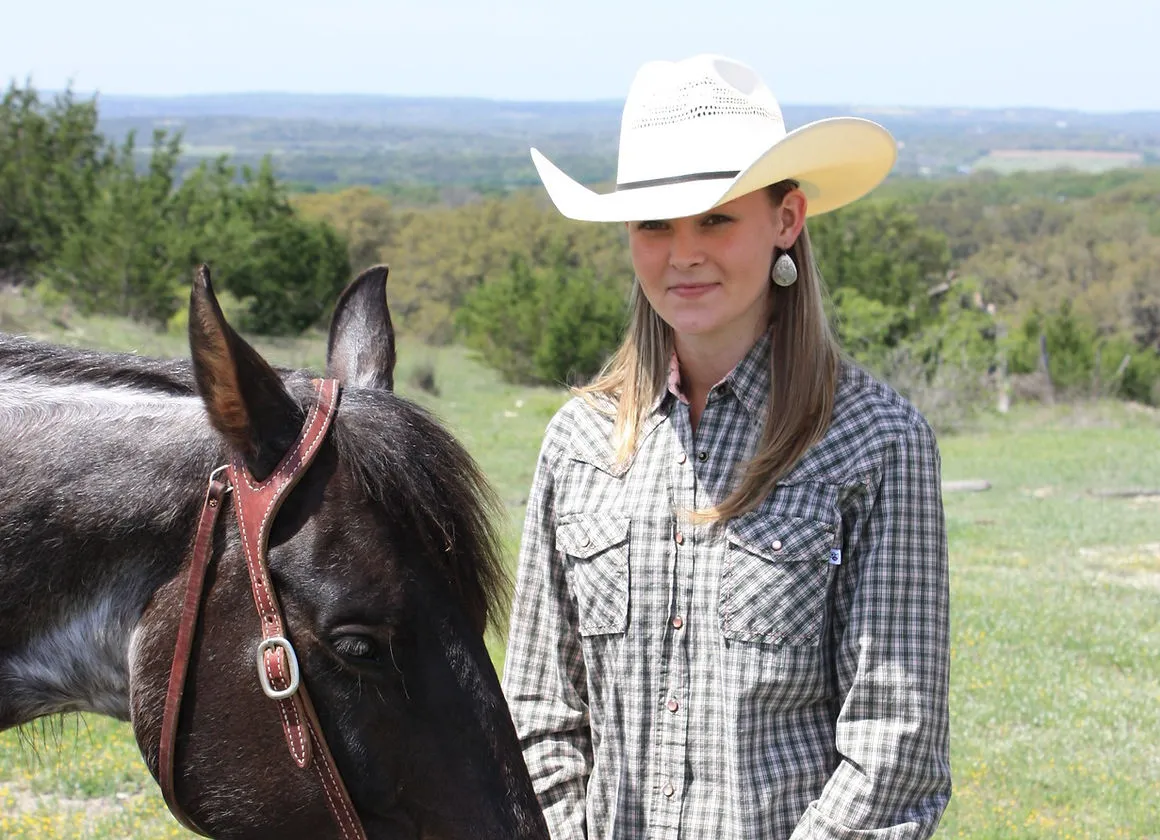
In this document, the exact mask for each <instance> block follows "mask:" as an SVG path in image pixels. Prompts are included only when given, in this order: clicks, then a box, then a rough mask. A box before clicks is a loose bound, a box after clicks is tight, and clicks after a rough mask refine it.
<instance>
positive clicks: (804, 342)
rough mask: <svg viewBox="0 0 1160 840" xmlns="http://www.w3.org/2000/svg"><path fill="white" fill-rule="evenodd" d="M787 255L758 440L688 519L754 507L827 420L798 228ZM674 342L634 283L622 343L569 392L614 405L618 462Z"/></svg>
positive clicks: (631, 445)
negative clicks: (791, 270)
mask: <svg viewBox="0 0 1160 840" xmlns="http://www.w3.org/2000/svg"><path fill="white" fill-rule="evenodd" d="M796 188H797V184H796V183H795V182H793V181H781V182H779V183H777V184H773V185H771V186H769V187H767V188H766V190H767V192H768V194H769V197H770V200H771V201H772V202H773V203H774V206H780V205H781V202H782V199H783V198H784V197H785V196H786V194H787V193H789V192H790V191H791V190H793V189H796ZM789 254H790V256H791V257H792V258H793V261H794V263H796V264H797V267H798V279H797V282H796V283H794V284H793V285H792V286H788V287H783V286H778V285H776V284H772V283H771V284H770V287H771V289H772V294H773V299H772V307H771V309H772V312H771V315H770V329H771V336H770V339H771V343H770V395H769V397H770V398H769V405H768V409H767V411H766V417H765V429H764V432H763V434H762V438H761V442H760V443H759V444H758V448H757V452H756V453H755V454H754V456H753V457H752V458H751V459H750V460H749V461H748V462H747V463H746V464H745V465H744V467H743V471H742V473H741V475H740V480H739V481H738V484H737V486H736V487H735V488H734V489H733V490H732V492H730V493H729V495H728V496H727V497H726V498H725V499H724V500H723V501H722V502H721V503H720V504H718V505H715V506H714V507H712V508H708V509H707V510H702V511H697V512H696V513H694V514H693V517H692V518H694V519H695V520H699V521H702V522H716V521H723V520H726V519H732V518H733V517H736V516H740V515H741V514H743V513H748V512H749V511H751V510H753V509H754V508H755V507H757V505H758V503H759V502H760V501H761V500H762V499H763V498H765V497H766V496H768V495H769V493H771V492H772V491H773V489H774V487H776V486H777V482H778V481H779V480H780V479H781V478H783V477H784V476H785V475H786V474H787V473H788V472H789V471H790V470H791V469H793V467H794V465H795V464H797V462H798V461H799V460H801V457H802V456H803V455H804V454H805V453H806V451H807V450H808V449H809V448H810V447H811V446H813V445H814V444H815V443H817V442H818V441H820V440H821V439H822V437H824V436H825V434H826V430H827V429H828V428H829V426H830V416H831V414H832V413H833V409H834V393H835V391H836V390H837V384H838V369H839V360H840V350H839V347H838V341H837V338H836V336H835V335H834V331H833V329H832V327H831V325H830V321H829V318H828V317H827V316H826V309H825V293H824V289H823V285H822V278H821V274H820V273H819V271H818V267H817V263H816V262H815V261H814V254H813V250H812V249H811V247H810V237H809V233H808V231H807V230H806V229H805V228H804V227H803V228H802V232H801V235H800V236H799V237H798V238H797V241H796V242H795V243H794V244H793V246H792V247H790V249H789ZM673 347H674V344H673V330H672V328H671V327H670V326H669V325H668V324H666V323H665V322H664V321H663V320H662V319H661V317H660V316H659V315H658V314H657V313H656V310H654V309H653V308H652V305H651V304H650V303H649V302H648V299H647V298H646V297H645V295H644V293H643V292H642V291H641V288H640V283H639V282H634V283H633V288H632V298H631V301H630V322H629V325H628V331H627V333H626V335H625V337H624V341H623V342H622V343H621V345H620V347H619V348H618V349H617V351H616V353H615V354H613V356H612V358H611V359H609V361H608V363H607V364H606V365H605V366H604V368H603V370H601V371H600V373H599V374H598V375H597V376H596V378H595V379H594V380H593V381H592V382H591V383H590V384H588V385H587V386H585V387H583V388H576V389H574V392H575V393H576V394H578V395H579V396H581V397H583V398H584V399H585V400H586V401H587V402H588V403H589V404H590V405H592V406H593V407H595V408H597V409H598V410H602V411H606V412H608V413H610V414H611V413H612V410H611V405H615V414H614V416H615V420H614V423H613V443H614V445H615V447H616V460H617V462H618V463H619V464H622V465H623V464H626V463H627V462H628V461H629V460H630V459H631V458H632V456H633V454H634V453H635V452H636V447H637V444H638V442H639V437H640V430H641V428H642V427H643V426H644V423H645V421H646V419H647V418H648V415H649V414H650V413H651V412H652V409H653V407H654V406H655V405H656V402H657V400H658V399H659V398H660V397H661V395H662V394H663V393H664V389H665V387H666V384H667V381H668V372H669V360H670V358H671V357H672V354H673Z"/></svg>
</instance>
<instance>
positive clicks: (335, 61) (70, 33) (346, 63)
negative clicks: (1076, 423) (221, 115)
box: [0, 0, 1160, 111]
mask: <svg viewBox="0 0 1160 840" xmlns="http://www.w3.org/2000/svg"><path fill="white" fill-rule="evenodd" d="M2 3H3V12H2V13H0V79H2V80H3V82H4V83H8V82H12V81H15V82H16V83H18V84H20V85H23V84H24V83H25V82H27V81H31V83H32V85H33V86H34V87H36V88H37V89H38V90H43V91H49V90H57V89H60V88H62V87H64V86H65V85H66V84H69V83H70V81H71V84H72V86H73V89H74V90H76V91H78V92H85V93H88V92H92V91H100V92H101V93H105V94H144V95H179V94H193V93H223V92H230V93H237V92H253V91H281V92H296V93H369V94H388V95H402V96H469V97H482V98H486V99H514V100H551V101H557V100H568V101H575V100H598V99H605V100H607V99H615V100H619V99H623V97H624V94H625V92H626V91H627V89H628V86H629V83H630V82H631V81H632V77H633V74H634V73H635V71H636V68H637V67H639V66H640V64H642V63H643V62H645V61H648V60H650V59H679V58H684V57H687V56H689V55H693V54H696V53H700V52H710V53H717V54H721V55H727V56H730V57H732V58H735V59H738V60H741V61H743V62H745V63H747V64H750V65H751V66H753V67H754V68H755V69H756V70H757V71H758V72H759V74H760V75H761V76H762V78H763V79H765V81H766V83H767V84H768V85H769V87H770V88H771V89H772V90H773V92H774V95H775V96H776V97H777V98H778V99H779V100H780V101H781V102H782V103H791V104H834V105H836V104H853V105H861V106H879V107H882V106H886V107H889V106H903V107H905V106H916V107H924V106H925V107H930V106H961V107H1046V108H1063V109H1075V110H1081V111H1131V110H1160V58H1158V56H1157V52H1158V51H1160V47H1158V44H1157V41H1158V39H1160V0H1082V2H1081V0H797V2H795V3H789V2H784V0H665V2H657V0H569V2H566V3H561V2H554V0H406V2H398V0H377V2H370V1H369V0H314V2H308V1H307V0H279V2H276V3H275V2H268V0H195V2H183V3H158V2H156V0H148V2H146V0H103V2H93V0H83V2H82V0H2Z"/></svg>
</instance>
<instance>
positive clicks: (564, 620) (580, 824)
mask: <svg viewBox="0 0 1160 840" xmlns="http://www.w3.org/2000/svg"><path fill="white" fill-rule="evenodd" d="M551 437H552V428H551V427H549V432H548V439H547V440H546V441H545V444H544V448H543V450H542V451H541V453H540V458H539V463H538V464H537V468H536V475H535V479H534V480H533V482H532V490H531V495H530V498H529V499H528V508H527V515H526V519H525V520H524V532H523V538H522V540H521V543H520V560H519V572H518V575H517V578H516V592H515V599H514V601H513V603H512V612H511V624H510V628H509V635H508V648H507V660H506V662H505V664H504V675H503V688H504V694H505V695H506V696H507V702H508V705H509V706H510V708H511V713H512V719H513V721H514V722H515V725H516V732H517V733H518V734H519V737H520V743H521V745H522V747H523V750H524V760H525V761H526V762H527V765H528V770H529V772H530V773H531V776H532V783H533V785H534V786H535V789H536V793H537V795H538V796H539V799H540V805H541V807H543V809H544V816H545V818H546V819H547V822H548V828H549V829H550V832H551V836H552V838H553V840H580V838H584V837H585V836H586V834H587V831H586V826H585V816H584V815H585V790H586V787H587V784H588V774H589V771H590V770H591V767H592V744H591V736H590V730H589V728H588V727H589V722H588V695H587V676H586V672H585V666H584V658H583V654H582V652H581V648H580V634H579V632H578V630H577V626H578V625H577V616H576V605H575V602H574V600H573V599H572V597H571V594H570V593H569V591H568V585H567V583H566V581H565V577H564V562H563V556H562V555H561V554H560V553H559V552H557V551H556V547H555V535H556V515H555V508H554V503H553V502H554V499H553V478H552V467H553V458H552V456H551V449H552V447H551Z"/></svg>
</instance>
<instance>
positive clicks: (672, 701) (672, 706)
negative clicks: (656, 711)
mask: <svg viewBox="0 0 1160 840" xmlns="http://www.w3.org/2000/svg"><path fill="white" fill-rule="evenodd" d="M665 708H666V709H668V710H669V711H670V712H672V713H673V714H676V713H677V710H678V709H680V708H681V704H680V703H678V702H677V700H676V698H675V697H670V698H669V702H667V703H665Z"/></svg>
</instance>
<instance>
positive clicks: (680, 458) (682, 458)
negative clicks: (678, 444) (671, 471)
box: [677, 452, 688, 464]
mask: <svg viewBox="0 0 1160 840" xmlns="http://www.w3.org/2000/svg"><path fill="white" fill-rule="evenodd" d="M687 460H688V458H687V457H686V456H685V453H684V452H682V453H681V454H680V455H678V456H677V463H678V464H683V463H685V461H687Z"/></svg>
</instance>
